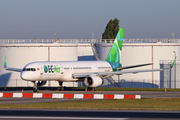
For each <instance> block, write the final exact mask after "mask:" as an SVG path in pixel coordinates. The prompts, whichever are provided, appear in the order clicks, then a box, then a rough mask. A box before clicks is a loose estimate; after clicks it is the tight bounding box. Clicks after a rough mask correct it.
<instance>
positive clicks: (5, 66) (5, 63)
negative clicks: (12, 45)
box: [4, 56, 7, 68]
mask: <svg viewBox="0 0 180 120" xmlns="http://www.w3.org/2000/svg"><path fill="white" fill-rule="evenodd" d="M4 68H7V62H6V56H4Z"/></svg>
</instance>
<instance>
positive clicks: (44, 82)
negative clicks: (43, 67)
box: [37, 81, 47, 86]
mask: <svg viewBox="0 0 180 120" xmlns="http://www.w3.org/2000/svg"><path fill="white" fill-rule="evenodd" d="M46 83H47V81H38V83H37V86H43V85H45V84H46Z"/></svg>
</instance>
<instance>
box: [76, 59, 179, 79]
mask: <svg viewBox="0 0 180 120" xmlns="http://www.w3.org/2000/svg"><path fill="white" fill-rule="evenodd" d="M176 58H177V56H176V57H175V59H174V61H173V63H172V65H171V67H169V68H164V69H146V70H123V71H110V72H91V73H75V74H72V76H73V77H74V78H80V77H88V76H89V75H92V74H95V75H96V76H99V77H101V78H107V77H110V76H113V75H122V74H127V73H133V74H136V73H140V72H155V71H163V70H167V69H171V68H172V67H173V66H174V63H175V61H176ZM150 64H152V63H148V64H141V65H133V66H126V67H125V69H127V68H133V67H140V66H145V65H150Z"/></svg>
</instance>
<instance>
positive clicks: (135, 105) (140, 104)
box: [0, 98, 180, 110]
mask: <svg viewBox="0 0 180 120" xmlns="http://www.w3.org/2000/svg"><path fill="white" fill-rule="evenodd" d="M34 100H35V99H34ZM0 108H1V109H99V110H100V109H103V110H104V109H108V110H180V98H154V99H153V98H152V99H137V100H135V99H125V100H117V99H115V100H87V101H68V102H50V103H29V104H0Z"/></svg>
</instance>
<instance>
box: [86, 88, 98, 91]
mask: <svg viewBox="0 0 180 120" xmlns="http://www.w3.org/2000/svg"><path fill="white" fill-rule="evenodd" d="M87 91H97V88H96V87H88V88H87Z"/></svg>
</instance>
